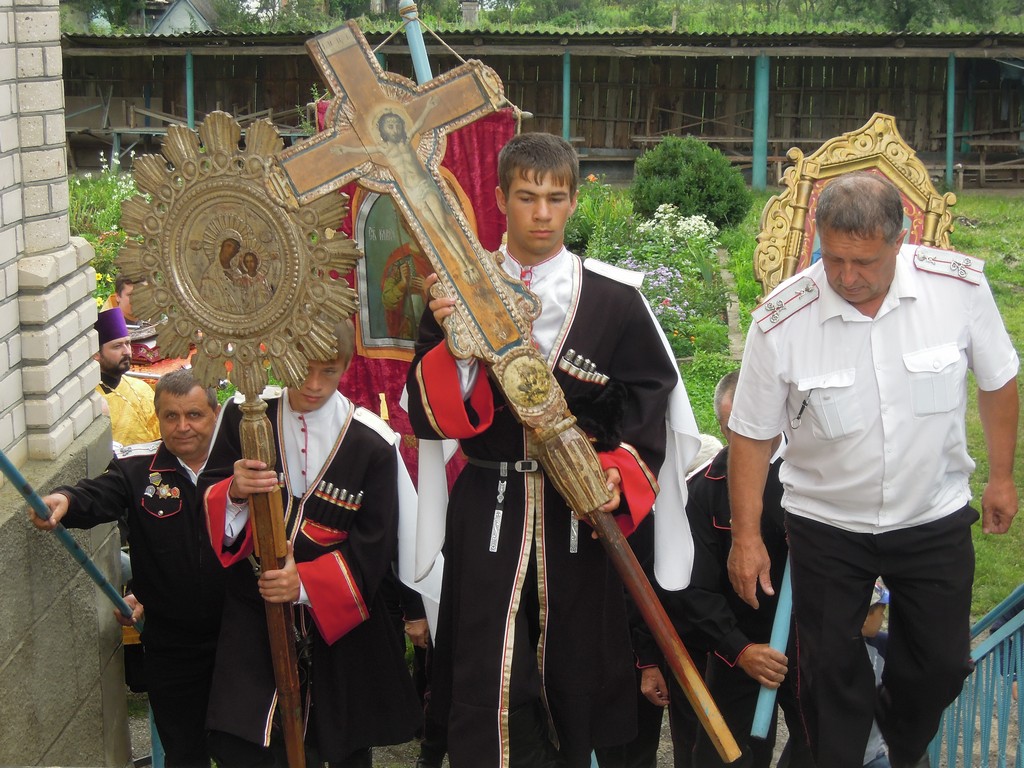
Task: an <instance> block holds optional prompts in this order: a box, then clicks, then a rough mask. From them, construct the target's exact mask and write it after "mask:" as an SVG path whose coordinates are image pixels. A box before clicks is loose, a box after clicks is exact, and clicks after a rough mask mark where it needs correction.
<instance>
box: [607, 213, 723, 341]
mask: <svg viewBox="0 0 1024 768" xmlns="http://www.w3.org/2000/svg"><path fill="white" fill-rule="evenodd" d="M717 237H718V228H717V227H715V225H714V224H712V223H711V222H710V221H708V220H707V219H706V218H705V217H703V216H681V215H680V214H679V211H678V210H677V209H676V207H675V206H673V205H670V204H664V205H661V206H659V207H658V209H657V211H656V212H655V214H654V218H652V219H650V220H647V221H643V222H641V223H640V224H639V225H637V226H636V227H635V228H627V229H626V230H621V229H620V230H618V231H616V232H615V233H614V235H612V233H611V232H610V231H609V230H608V229H606V228H602V227H598V228H597V229H596V230H595V233H594V235H593V236H592V237H591V239H590V243H589V247H588V249H587V256H590V257H592V258H596V259H600V260H601V261H606V262H608V263H610V264H615V265H616V266H619V267H622V268H623V269H630V270H634V271H638V272H644V273H646V278H645V279H644V283H643V286H642V287H641V289H640V290H641V291H642V292H643V294H644V296H645V297H646V298H647V301H648V302H649V303H650V305H651V309H652V310H653V311H654V315H655V317H656V318H657V319H658V322H659V323H660V324H661V327H662V328H663V329H664V331H665V335H666V336H667V337H668V340H669V343H670V344H671V345H672V349H673V351H674V352H675V354H676V356H677V357H684V356H689V355H692V354H693V353H694V351H695V350H705V351H711V352H721V351H725V350H727V349H728V326H727V325H726V318H725V309H726V301H727V298H726V291H725V285H724V284H723V282H722V278H721V273H720V271H719V269H718V255H717V248H718V241H717V239H716V238H717Z"/></svg>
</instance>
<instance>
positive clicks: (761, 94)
mask: <svg viewBox="0 0 1024 768" xmlns="http://www.w3.org/2000/svg"><path fill="white" fill-rule="evenodd" d="M752 159H753V166H752V168H751V171H750V182H751V186H753V188H754V189H756V190H758V191H759V192H763V191H764V190H765V188H766V187H767V185H768V55H767V54H765V53H760V54H758V56H757V59H756V60H755V63H754V147H753V158H752Z"/></svg>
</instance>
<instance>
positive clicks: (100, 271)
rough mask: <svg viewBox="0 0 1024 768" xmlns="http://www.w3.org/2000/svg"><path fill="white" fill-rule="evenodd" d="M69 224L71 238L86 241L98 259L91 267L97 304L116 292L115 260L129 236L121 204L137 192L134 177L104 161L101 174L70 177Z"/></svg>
mask: <svg viewBox="0 0 1024 768" xmlns="http://www.w3.org/2000/svg"><path fill="white" fill-rule="evenodd" d="M68 191H69V197H68V221H69V224H70V226H71V234H72V235H77V236H79V237H84V238H85V239H86V240H88V241H89V242H90V243H92V245H93V248H95V249H96V255H95V256H94V257H93V260H92V267H93V269H95V270H96V290H95V291H93V296H94V297H95V298H96V302H97V304H102V303H103V301H104V300H105V299H106V298H107V296H109V295H110V294H111V293H113V291H114V278H115V277H116V275H117V268H116V267H115V266H114V259H116V258H117V254H118V251H120V250H121V246H123V245H124V243H125V241H126V240H127V239H128V236H127V235H126V234H125V232H124V230H122V229H121V226H120V224H121V203H122V202H123V201H125V200H127V199H128V198H130V197H132V196H133V195H134V194H136V192H137V191H138V190H137V189H136V187H135V180H134V179H133V178H132V176H131V174H128V173H121V164H120V163H119V162H118V160H117V158H113V159H112V161H111V163H110V165H108V164H107V163H106V161H105V160H104V162H103V166H102V169H101V170H100V172H99V173H98V174H92V173H85V174H82V175H80V176H70V177H68Z"/></svg>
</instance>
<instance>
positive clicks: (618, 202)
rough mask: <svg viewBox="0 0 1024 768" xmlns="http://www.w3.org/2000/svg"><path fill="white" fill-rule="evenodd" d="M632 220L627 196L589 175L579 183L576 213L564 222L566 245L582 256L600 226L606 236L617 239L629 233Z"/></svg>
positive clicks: (631, 205) (601, 178)
mask: <svg viewBox="0 0 1024 768" xmlns="http://www.w3.org/2000/svg"><path fill="white" fill-rule="evenodd" d="M632 223H633V203H632V202H631V201H630V199H629V196H628V195H626V194H624V192H623V191H622V190H619V189H615V188H613V187H612V186H611V185H610V184H606V183H605V182H604V179H603V177H597V176H595V175H593V174H591V175H589V176H587V178H586V179H584V180H583V183H582V184H581V185H580V190H579V196H578V197H577V202H576V212H575V213H574V214H573V215H572V216H571V217H569V220H568V221H567V222H566V223H565V247H566V248H568V249H569V250H570V251H572V252H573V253H578V254H580V255H582V254H584V253H586V252H587V245H588V244H589V243H590V239H591V238H592V237H593V236H594V233H595V232H597V231H598V230H599V229H600V230H603V232H604V236H605V237H606V238H609V239H617V238H619V237H621V236H624V235H626V234H627V233H628V232H629V230H630V229H631V228H632Z"/></svg>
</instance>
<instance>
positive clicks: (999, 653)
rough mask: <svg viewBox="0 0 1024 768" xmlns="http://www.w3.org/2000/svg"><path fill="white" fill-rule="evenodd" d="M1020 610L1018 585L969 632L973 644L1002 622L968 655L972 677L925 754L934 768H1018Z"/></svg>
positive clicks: (1022, 706) (1023, 627)
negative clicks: (1015, 689) (1017, 690)
mask: <svg viewBox="0 0 1024 768" xmlns="http://www.w3.org/2000/svg"><path fill="white" fill-rule="evenodd" d="M1022 604H1024V584H1021V585H1020V586H1019V587H1017V589H1015V590H1014V591H1013V592H1012V593H1011V594H1010V596H1009V597H1007V598H1006V599H1005V600H1003V602H1001V603H1000V604H999V605H997V606H996V607H995V608H993V609H992V610H991V611H990V612H989V613H988V614H986V615H985V617H984V618H982V619H981V620H980V621H979V622H978V623H977V624H975V625H974V626H973V627H972V628H971V638H972V639H974V638H977V637H978V636H979V635H981V633H983V632H985V631H986V630H988V629H989V628H990V627H992V626H993V625H994V624H996V623H997V622H1003V623H1002V624H1001V625H1000V626H999V627H998V628H997V629H995V630H993V631H992V633H991V634H990V635H989V636H988V637H986V638H985V640H984V641H982V642H981V643H979V644H978V646H977V647H976V648H975V649H974V650H973V651H972V652H971V660H972V661H973V662H974V663H975V668H974V671H973V672H972V673H971V674H970V676H969V677H968V678H967V680H966V682H965V683H964V687H963V690H962V691H961V692H960V695H959V696H958V697H957V699H956V701H954V702H953V703H952V704H950V705H949V708H948V709H947V710H946V712H945V713H944V714H943V716H942V721H941V723H940V724H939V731H938V734H936V736H935V739H934V741H932V743H931V746H930V747H929V748H928V756H929V758H930V759H931V764H932V765H933V766H935V767H936V768H938V766H940V765H945V766H948V768H954V766H956V767H957V768H960V767H961V766H962V768H973V767H974V766H975V765H977V766H979V768H988V766H992V765H995V766H998V767H999V768H1007V766H1015V767H1016V768H1024V736H1022V733H1021V728H1020V726H1021V723H1024V698H1022V697H1020V696H1017V698H1016V699H1014V688H1015V684H1016V682H1017V677H1018V675H1019V674H1020V672H1021V670H1022V668H1024V664H1022V660H1024V653H1022V650H1024V611H1022V610H1021V607H1022ZM993 731H994V734H993ZM993 735H994V740H993ZM1011 735H1012V738H1013V742H1012V743H1011V742H1010V739H1011Z"/></svg>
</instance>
